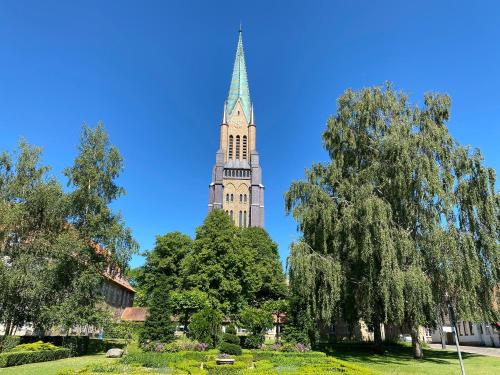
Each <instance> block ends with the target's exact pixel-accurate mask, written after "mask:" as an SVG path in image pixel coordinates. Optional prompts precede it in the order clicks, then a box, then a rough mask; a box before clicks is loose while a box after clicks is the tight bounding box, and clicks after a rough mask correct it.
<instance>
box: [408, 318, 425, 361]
mask: <svg viewBox="0 0 500 375" xmlns="http://www.w3.org/2000/svg"><path fill="white" fill-rule="evenodd" d="M411 346H412V348H413V358H416V359H422V358H424V352H423V350H422V343H421V342H420V335H419V334H418V326H417V327H412V329H411Z"/></svg>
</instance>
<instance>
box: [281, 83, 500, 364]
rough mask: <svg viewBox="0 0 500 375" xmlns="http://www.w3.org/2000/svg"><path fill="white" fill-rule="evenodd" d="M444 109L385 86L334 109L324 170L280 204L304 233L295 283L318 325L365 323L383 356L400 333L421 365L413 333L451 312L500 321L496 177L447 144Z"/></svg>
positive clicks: (349, 96) (434, 98) (433, 98)
mask: <svg viewBox="0 0 500 375" xmlns="http://www.w3.org/2000/svg"><path fill="white" fill-rule="evenodd" d="M450 105H451V102H450V99H449V97H448V96H446V95H438V94H428V95H426V96H425V98H424V105H423V106H422V107H421V108H420V107H418V106H413V105H411V104H409V102H408V97H407V96H406V95H405V94H404V93H401V92H396V91H395V90H394V89H393V88H392V86H391V85H390V84H387V85H386V86H385V88H382V87H373V88H366V89H363V90H361V91H360V92H354V91H352V90H347V91H346V92H345V93H344V94H343V95H342V96H341V97H340V98H339V99H338V107H337V114H336V115H335V116H332V117H330V118H329V119H328V122H327V129H326V130H325V132H324V133H323V142H324V147H325V149H326V150H327V152H328V154H329V157H330V161H329V162H328V163H322V164H314V165H313V166H312V167H311V168H310V169H308V170H306V177H305V179H304V180H301V181H296V182H294V183H292V185H291V187H290V189H289V191H288V192H287V193H286V194H285V201H286V209H287V213H289V214H292V215H293V217H294V218H295V219H296V220H297V222H298V226H299V229H300V231H301V232H302V233H303V239H302V240H301V241H299V242H298V243H297V244H293V245H292V247H291V253H290V257H289V272H290V285H291V289H292V293H293V295H294V297H293V298H294V299H295V300H296V301H302V302H301V303H300V304H297V309H300V310H301V314H305V315H306V316H307V317H308V318H309V319H310V320H311V321H314V323H315V324H329V323H330V322H331V321H332V320H333V319H334V318H335V317H336V316H338V315H340V316H341V317H342V318H343V319H344V320H345V321H346V322H347V323H349V324H354V323H355V322H357V321H358V320H359V319H363V320H364V321H365V322H367V323H371V324H373V326H374V333H375V334H374V336H375V342H376V344H378V345H379V346H380V345H381V326H380V325H381V324H383V323H391V324H397V325H402V326H405V327H406V328H407V329H409V330H410V331H411V333H412V341H413V347H414V355H415V357H418V358H419V357H422V355H423V354H422V350H421V345H420V342H419V335H418V329H419V327H420V326H422V325H430V326H432V325H434V324H436V320H437V318H438V317H440V316H443V314H444V313H445V312H446V309H447V304H448V302H451V303H452V304H453V306H454V307H455V309H456V311H457V315H458V317H459V318H460V319H463V320H466V319H467V320H469V319H470V320H484V321H493V320H494V319H496V317H497V316H498V311H497V310H495V308H494V304H493V299H494V288H495V286H496V285H497V284H498V282H499V279H500V254H499V239H500V221H499V217H500V214H499V203H498V202H499V198H498V194H496V193H495V190H494V189H495V173H494V171H493V170H492V169H489V168H486V167H484V166H483V159H482V157H481V154H480V152H479V151H478V150H473V151H472V150H470V149H468V148H466V147H463V146H461V145H459V144H458V143H457V142H456V141H455V140H454V139H453V138H452V136H451V135H450V134H449V132H448V129H447V126H446V123H447V121H448V119H449V113H450ZM325 279H328V280H325ZM296 313H298V312H297V311H296Z"/></svg>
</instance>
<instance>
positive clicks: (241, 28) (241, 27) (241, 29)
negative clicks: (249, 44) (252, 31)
mask: <svg viewBox="0 0 500 375" xmlns="http://www.w3.org/2000/svg"><path fill="white" fill-rule="evenodd" d="M242 31H243V26H241V21H240V30H239V32H240V33H241V32H242Z"/></svg>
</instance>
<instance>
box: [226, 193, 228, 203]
mask: <svg viewBox="0 0 500 375" xmlns="http://www.w3.org/2000/svg"><path fill="white" fill-rule="evenodd" d="M226 202H229V194H226Z"/></svg>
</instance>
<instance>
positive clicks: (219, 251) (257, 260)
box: [183, 210, 286, 314]
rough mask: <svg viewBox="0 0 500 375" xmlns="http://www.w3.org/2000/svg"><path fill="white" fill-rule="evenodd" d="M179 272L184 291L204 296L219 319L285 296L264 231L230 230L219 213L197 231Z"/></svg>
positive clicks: (228, 222) (274, 250)
mask: <svg viewBox="0 0 500 375" xmlns="http://www.w3.org/2000/svg"><path fill="white" fill-rule="evenodd" d="M183 268H184V276H185V283H186V286H187V287H190V288H196V289H199V290H201V291H204V292H205V293H207V295H208V296H209V299H210V301H211V302H212V303H217V304H218V306H219V308H220V309H221V311H222V312H223V313H224V314H231V313H237V312H238V311H239V310H240V309H241V308H242V307H244V306H246V305H249V304H250V305H255V304H257V303H260V302H261V301H264V300H266V299H272V298H277V297H282V296H284V294H285V291H286V284H285V277H284V274H283V271H282V267H281V264H280V262H279V256H278V252H277V246H276V244H275V243H274V242H273V241H272V240H271V239H270V238H269V236H268V235H267V233H266V232H265V231H264V230H263V229H260V228H243V229H242V228H238V227H235V226H234V225H233V223H232V221H231V219H230V218H229V216H228V215H227V214H226V213H225V212H224V211H222V210H214V211H212V212H210V213H209V214H208V216H207V217H206V219H205V221H204V223H203V225H201V226H200V227H199V228H198V229H197V231H196V238H195V240H194V242H193V250H192V251H191V252H190V253H189V254H188V256H186V258H185V260H184V264H183Z"/></svg>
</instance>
